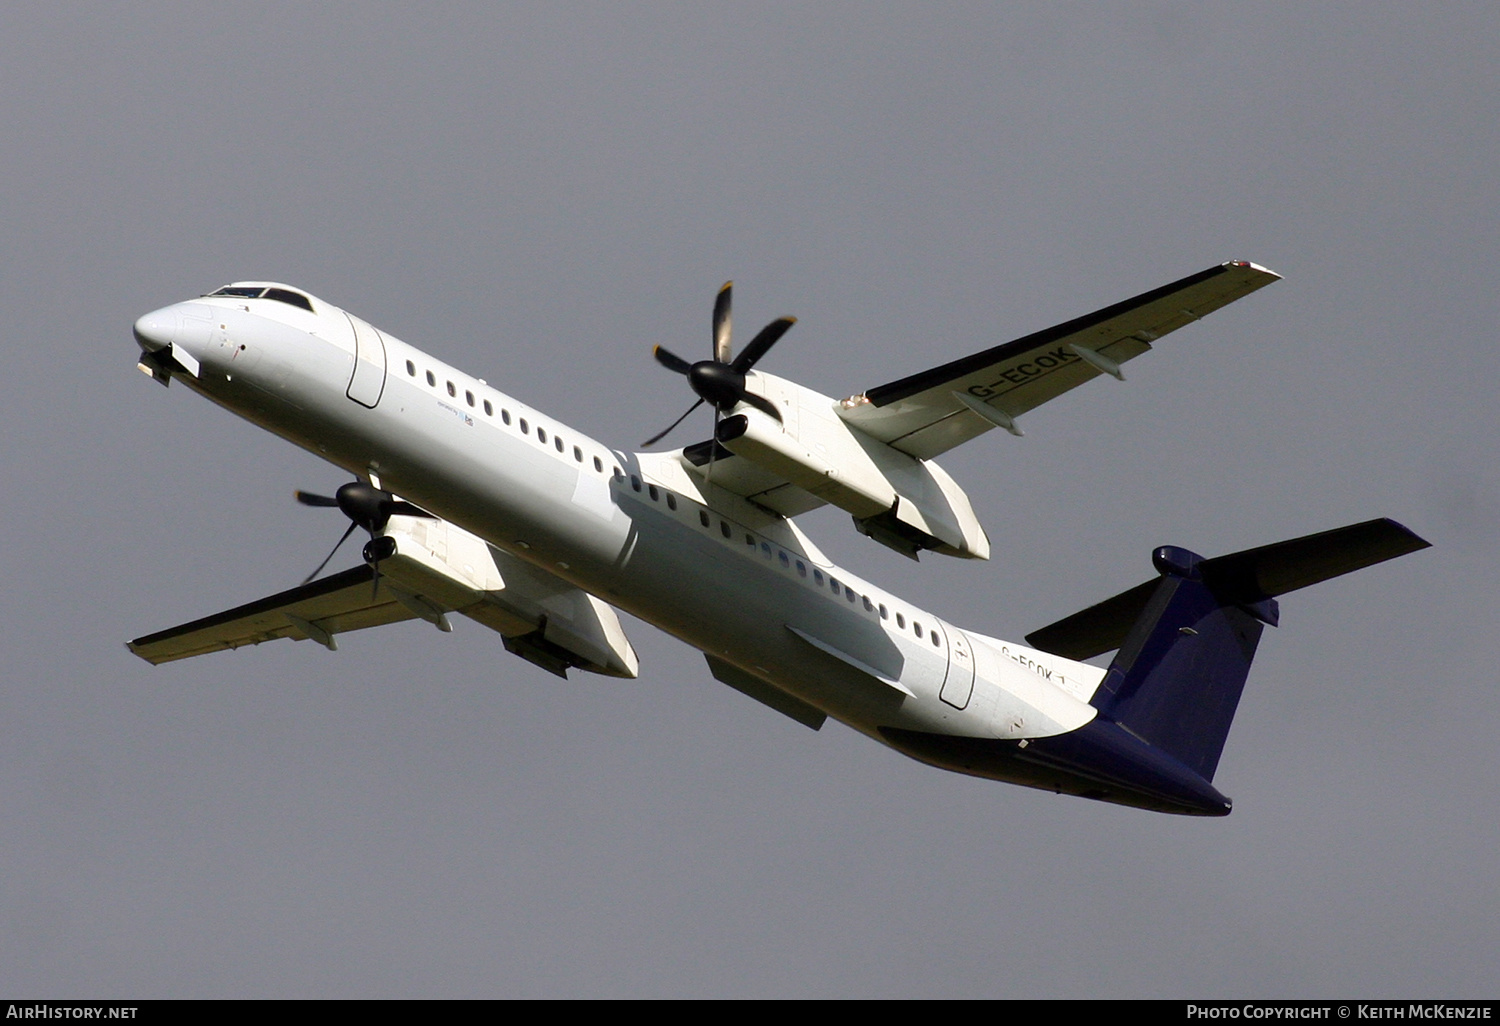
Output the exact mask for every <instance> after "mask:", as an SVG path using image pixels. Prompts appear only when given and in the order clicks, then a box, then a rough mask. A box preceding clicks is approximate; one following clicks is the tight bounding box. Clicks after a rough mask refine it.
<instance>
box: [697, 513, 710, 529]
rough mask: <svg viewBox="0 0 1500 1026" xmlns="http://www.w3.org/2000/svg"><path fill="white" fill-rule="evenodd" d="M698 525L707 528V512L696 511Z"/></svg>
mask: <svg viewBox="0 0 1500 1026" xmlns="http://www.w3.org/2000/svg"><path fill="white" fill-rule="evenodd" d="M698 523H700V524H702V525H703V526H704V527H707V526H708V510H706V509H700V510H699V511H698Z"/></svg>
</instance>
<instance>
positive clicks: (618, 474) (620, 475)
mask: <svg viewBox="0 0 1500 1026" xmlns="http://www.w3.org/2000/svg"><path fill="white" fill-rule="evenodd" d="M609 469H611V470H613V471H614V472H615V480H616V481H623V480H625V471H623V470H621V469H620V468H619V467H610V468H609Z"/></svg>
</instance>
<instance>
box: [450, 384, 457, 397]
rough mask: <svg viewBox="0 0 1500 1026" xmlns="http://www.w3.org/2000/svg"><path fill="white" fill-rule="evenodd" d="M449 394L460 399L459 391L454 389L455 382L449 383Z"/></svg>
mask: <svg viewBox="0 0 1500 1026" xmlns="http://www.w3.org/2000/svg"><path fill="white" fill-rule="evenodd" d="M448 394H449V395H451V396H452V397H453V398H455V399H457V398H458V389H457V388H454V387H453V382H451V381H450V382H448Z"/></svg>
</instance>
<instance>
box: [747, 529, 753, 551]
mask: <svg viewBox="0 0 1500 1026" xmlns="http://www.w3.org/2000/svg"><path fill="white" fill-rule="evenodd" d="M745 544H746V545H748V546H750V547H751V548H752V549H753V548H755V535H753V534H751V533H750V532H749V531H746V532H745Z"/></svg>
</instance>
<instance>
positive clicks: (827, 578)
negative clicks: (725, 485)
mask: <svg viewBox="0 0 1500 1026" xmlns="http://www.w3.org/2000/svg"><path fill="white" fill-rule="evenodd" d="M406 373H407V375H409V376H410V377H413V378H414V377H416V376H417V365H416V364H415V363H414V362H412V361H411V360H407V361H406ZM425 374H426V378H427V384H428V385H429V386H431V387H432V388H436V387H437V375H435V374H434V373H433V372H432V371H430V370H429V371H426V372H425ZM444 385H445V387H446V389H447V392H448V395H450V396H451V397H453V398H454V399H457V398H458V386H457V385H455V384H454V383H453V382H452V381H445V382H444ZM464 402H466V403H467V404H468V405H469V406H471V407H474V408H476V409H479V408H483V410H484V415H485V416H486V417H493V416H494V415H495V407H494V404H493V403H491V402H490V401H489V400H488V399H481V400H476V399H475V397H474V393H473V392H472V391H470V390H468V389H465V390H464ZM500 421H501V423H503V424H506V425H509V424H510V422H511V416H510V411H509V410H507V409H504V408H502V409H501V410H500ZM516 424H517V426H518V427H519V428H520V429H521V434H523V435H529V434H530V433H531V425H530V424H528V423H527V421H526V418H525V417H520V418H518V419H517V422H516ZM536 439H537V441H538V442H541V443H542V444H543V445H545V444H547V429H546V428H544V427H542V426H541V425H540V424H538V425H537V426H536ZM552 444H553V447H554V448H556V449H557V451H558V452H566V451H567V448H568V446H567V443H565V442H564V441H563V439H562V436H561V435H559V434H557V433H556V432H554V433H553V435H552ZM573 459H574V460H575V461H576V462H578V463H582V462H583V450H582V449H581V448H579V447H578V446H576V445H575V446H573ZM594 470H595V471H596V472H598V473H601V474H602V473H603V472H604V461H603V460H601V459H600V458H599V457H598V456H595V457H594ZM610 471H611V473H612V475H613V477H614V478H615V480H617V481H624V480H625V472H624V471H622V470H621V469H620V468H619V467H617V466H612V467H610ZM630 489H631V491H634V492H641V491H644V492H645V494H647V495H648V496H649V497H650V498H651V501H652V502H660V501H662V498H663V495H665V498H666V503H667V508H668V509H670V510H673V511H674V512H675V511H676V509H677V496H676V495H675V494H674V493H673V492H672V491H670V490H669V489H665V488H660V487H658V486H657V485H654V484H651V483H650V482H649V481H644V482H643V481H642V480H641V478H640V476H639V475H638V474H631V475H630ZM698 523H699V524H701V525H702V526H703V527H705V528H712V527H713V518H712V517H710V516H709V514H708V510H706V509H699V510H698ZM719 533H720V534H721V535H723V536H724V538H725V539H733V538H734V533H735V531H734V528H732V527H731V526H730V525H729V521H727V520H724V519H723V518H720V519H719ZM745 544H746V545H748V546H750V547H751V548H755V547H756V545H757V542H756V539H755V535H753V534H751V533H750V532H749V531H746V532H745ZM758 544H759V547H760V553H761V555H762V556H764V557H765V558H766V559H771V558H773V556H774V558H775V559H776V560H777V561H778V562H780V564H781V566H782V569H784V570H788V571H790V570H791V569H792V567H793V565H794V564H795V566H796V568H797V576H798V577H803V578H805V577H807V576H808V574H809V569H808V566H807V564H806V563H805V562H803V561H802V560H801V559H794V558H793V557H792V556H791V555H790V554H788V553H787V551H786V550H785V549H780V548H778V549H776V550H774V551H773V550H772V548H771V543H770V542H766V541H762V542H759V543H758ZM810 572H811V574H812V582H813V584H814V585H816V586H817V587H819V588H824V587H826V588H827V589H828V590H829V592H830V593H831V594H832V595H833V596H834V597H835V598H838V597H839V596H842V597H843V598H844V599H845V600H846V601H848V602H849V603H850V604H851V605H862V606H863V607H864V609H865V611H866V612H869V613H875V612H878V613H879V614H880V618H881V619H882V620H890V618H891V611H890V610H889V609H888V608H886V605H885V603H884V602H881V603H878V604H877V603H875V602H873V601H871V599H870V596H868V595H861V594H859V593H858V592H856V591H855V590H854V589H853V588H851V587H849V586H848V585H847V584H843V583H841V582H840V581H839V580H838V579H837V578H836V577H833V576H831V575H826V574H824V573H823V571H822V570H819V569H818V568H817V567H813V568H812V569H811V571H810ZM896 626H897V628H899V629H900V630H906V629H907V622H906V616H905V614H903V613H899V612H898V613H896ZM911 632H912V633H913V634H914V635H916V636H917V637H919V638H921V637H924V636H925V637H929V638H931V639H932V644H933V646H934V647H936V648H941V647H942V645H943V640H942V637H941V635H939V634H938V632H937V631H936V630H932V631H928V632H924V631H923V630H922V625H921V623H919V622H918V621H916V620H913V621H911Z"/></svg>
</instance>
